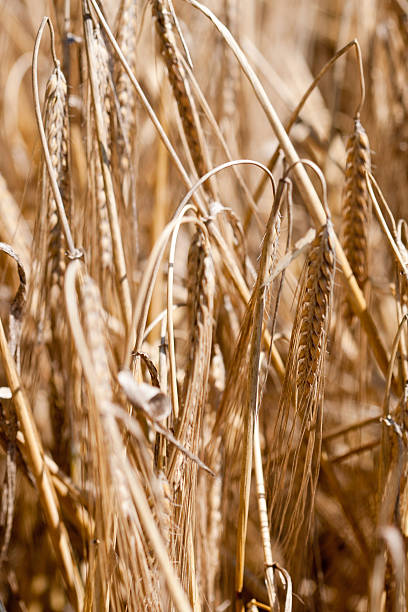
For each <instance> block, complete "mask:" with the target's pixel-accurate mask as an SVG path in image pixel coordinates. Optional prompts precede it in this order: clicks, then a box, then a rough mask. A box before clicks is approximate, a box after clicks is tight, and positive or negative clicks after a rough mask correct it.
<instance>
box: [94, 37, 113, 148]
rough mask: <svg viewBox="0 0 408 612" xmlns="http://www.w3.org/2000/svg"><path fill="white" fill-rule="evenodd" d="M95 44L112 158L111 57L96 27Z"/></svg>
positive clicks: (99, 83) (96, 63)
mask: <svg viewBox="0 0 408 612" xmlns="http://www.w3.org/2000/svg"><path fill="white" fill-rule="evenodd" d="M93 35H94V44H93V50H94V53H95V67H96V71H97V78H98V88H99V97H100V100H101V104H102V114H103V120H104V129H105V130H106V136H107V145H108V149H107V155H108V158H109V160H110V158H111V140H112V139H111V131H110V122H111V114H112V96H111V74H110V69H109V63H110V57H109V53H108V50H107V48H106V45H105V41H104V40H103V38H102V34H101V31H100V29H99V28H98V27H96V28H95V29H94V31H93Z"/></svg>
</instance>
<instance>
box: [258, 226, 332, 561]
mask: <svg viewBox="0 0 408 612" xmlns="http://www.w3.org/2000/svg"><path fill="white" fill-rule="evenodd" d="M335 262H336V258H335V247H334V232H333V227H332V224H331V221H330V220H328V221H327V223H326V225H324V226H322V227H321V228H320V230H319V231H318V233H317V235H316V237H315V239H314V241H313V243H312V245H311V248H310V252H309V255H308V258H307V261H306V264H305V269H304V272H303V278H302V281H301V286H300V290H299V298H298V305H297V310H296V317H295V322H294V326H293V330H292V335H291V341H290V347H289V354H288V360H287V366H286V374H285V380H284V384H283V388H282V393H281V397H280V401H279V407H278V411H277V418H276V423H275V429H274V435H273V440H275V441H276V446H275V447H274V448H273V449H271V452H272V457H271V460H270V464H269V468H268V474H269V482H270V487H271V506H270V508H271V515H272V517H271V518H272V520H271V524H272V536H273V537H275V538H279V540H280V543H281V545H282V548H283V550H284V553H285V555H286V557H287V562H288V566H289V567H290V568H291V569H292V571H294V572H296V570H299V566H298V562H299V563H300V562H301V560H302V559H303V558H304V557H303V555H304V553H305V550H306V545H307V539H308V534H309V531H310V526H311V520H312V515H313V502H314V496H315V491H316V485H317V478H318V474H319V466H320V448H321V429H322V418H323V405H322V402H323V387H324V384H323V381H324V368H323V366H324V361H325V353H326V346H327V334H328V326H329V320H330V313H331V308H332V294H333V283H334V273H335Z"/></svg>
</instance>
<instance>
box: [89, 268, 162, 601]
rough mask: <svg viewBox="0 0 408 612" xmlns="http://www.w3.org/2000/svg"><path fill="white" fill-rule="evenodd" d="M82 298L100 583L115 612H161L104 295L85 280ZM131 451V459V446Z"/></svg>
mask: <svg viewBox="0 0 408 612" xmlns="http://www.w3.org/2000/svg"><path fill="white" fill-rule="evenodd" d="M80 294H81V311H82V318H83V328H84V339H85V341H86V343H87V348H86V351H85V352H88V355H89V362H88V364H89V366H88V367H89V369H88V372H87V376H86V380H87V386H88V393H89V394H90V400H89V403H88V410H87V412H88V414H87V417H88V424H89V425H88V427H89V433H88V452H89V454H90V460H89V465H90V468H91V474H90V482H92V483H93V486H94V488H95V497H94V499H95V509H94V513H95V524H96V534H95V535H96V537H97V538H98V540H99V549H98V567H97V575H98V581H96V584H97V585H99V589H100V591H101V594H102V595H103V597H104V599H105V600H106V601H109V600H110V602H111V605H112V607H114V608H115V609H121V608H122V607H123V606H124V605H125V604H124V602H125V601H127V603H128V604H129V606H131V607H132V608H134V609H140V607H141V606H142V607H145V609H146V610H153V609H157V610H162V609H163V608H162V607H161V605H160V601H159V599H158V592H157V585H156V581H157V575H156V580H155V579H154V576H155V573H156V571H157V570H156V568H155V564H154V561H153V559H152V557H151V554H150V552H149V550H148V546H147V543H146V541H145V537H144V535H143V534H142V529H141V526H140V522H139V517H138V514H137V512H136V508H135V505H134V502H133V499H132V495H131V492H130V487H129V482H128V478H129V477H131V478H135V479H139V475H138V474H137V473H136V472H134V471H133V470H134V467H133V466H132V465H131V462H130V457H129V459H128V458H127V456H126V453H125V445H124V442H123V440H122V436H121V434H120V431H119V427H118V425H117V422H116V419H115V416H114V410H115V406H114V404H113V400H114V396H113V388H112V387H113V379H112V374H111V371H110V367H109V353H108V347H107V343H106V338H105V322H104V318H103V309H102V304H101V298H100V293H99V290H98V287H97V286H96V284H95V283H94V282H93V280H92V279H91V278H89V277H87V276H86V277H85V278H84V280H83V282H82V283H81V287H80ZM85 364H86V362H85ZM116 410H117V411H118V410H119V407H116ZM128 453H129V455H130V456H131V454H132V453H131V447H130V443H129V446H128ZM115 548H117V550H118V553H119V556H118V558H117V559H116V558H115V559H114V558H113V556H112V555H113V550H114V549H115ZM136 576H137V577H138V578H137V579H136ZM135 581H136V582H135ZM132 584H133V588H131V585H132Z"/></svg>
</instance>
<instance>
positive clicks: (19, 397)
mask: <svg viewBox="0 0 408 612" xmlns="http://www.w3.org/2000/svg"><path fill="white" fill-rule="evenodd" d="M0 354H1V358H2V362H3V367H4V371H5V374H6V378H7V382H8V386H9V387H10V390H11V393H12V396H13V403H14V406H15V409H16V414H17V418H18V421H19V424H20V429H21V431H22V433H23V435H24V439H25V447H26V457H27V460H28V462H29V466H30V470H31V472H32V474H33V476H34V479H35V482H36V485H37V490H38V494H39V498H40V504H41V506H42V509H43V511H44V516H45V519H46V523H47V527H48V530H49V533H50V536H51V541H52V544H53V547H54V551H55V554H56V557H57V559H58V563H59V567H60V569H61V573H62V575H63V578H64V581H65V584H66V586H67V590H68V596H69V599H70V601H71V604H72V605H73V606H74V608H75V610H81V609H82V602H83V598H84V590H83V585H82V581H81V577H80V575H79V572H78V568H77V566H76V563H75V559H74V554H73V551H72V548H71V543H70V541H69V538H68V533H67V531H66V528H65V524H64V522H63V520H62V518H61V511H60V505H59V503H58V499H57V495H56V492H55V488H54V484H53V482H52V478H51V475H50V472H49V469H48V466H47V464H46V462H45V460H44V450H43V448H42V444H41V440H40V436H39V433H38V430H37V426H36V424H35V421H34V417H33V413H32V411H31V407H30V405H29V403H28V401H27V398H26V395H25V393H24V391H23V387H22V384H21V381H20V377H19V375H18V373H17V368H16V364H15V361H14V359H13V358H12V356H11V353H10V349H9V346H8V343H7V339H6V335H5V333H4V328H3V322H2V321H1V319H0Z"/></svg>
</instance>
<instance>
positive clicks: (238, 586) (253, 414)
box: [235, 181, 285, 612]
mask: <svg viewBox="0 0 408 612" xmlns="http://www.w3.org/2000/svg"><path fill="white" fill-rule="evenodd" d="M284 186H285V182H284V181H280V182H279V185H278V189H277V192H276V196H275V199H274V202H273V206H272V210H271V213H270V216H269V219H268V224H267V227H266V231H265V235H264V237H263V243H262V254H261V261H260V264H259V272H258V276H257V281H256V284H255V287H254V290H253V292H252V296H251V302H250V303H251V304H252V305H253V306H252V307H251V310H252V322H251V325H253V327H252V330H251V336H252V337H251V348H250V353H249V356H248V363H249V381H248V399H247V405H246V406H245V421H244V440H243V443H244V447H243V457H242V467H241V479H240V494H239V512H238V530H237V550H236V569H235V590H236V598H237V599H236V610H237V612H239V611H241V610H243V601H242V590H243V585H244V567H245V545H246V535H247V524H248V511H249V495H250V490H251V472H252V455H253V442H254V427H255V420H256V418H257V415H258V411H259V404H258V402H259V397H258V393H259V363H260V354H261V340H262V327H263V319H264V314H265V298H266V290H267V284H266V280H267V278H268V275H269V266H270V260H271V256H272V251H273V239H274V232H275V230H276V222H277V219H278V213H279V208H280V205H281V199H282V195H283V190H284ZM257 474H258V476H259V472H257ZM258 484H259V482H258ZM260 521H261V525H263V516H262V515H260ZM263 535H264V533H263ZM265 554H267V556H268V561H269V551H268V552H265ZM267 575H269V571H268V572H267ZM268 586H269V588H270V596H271V605H272V606H274V605H275V602H276V594H275V592H274V585H273V578H272V581H271V580H269V579H268Z"/></svg>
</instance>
